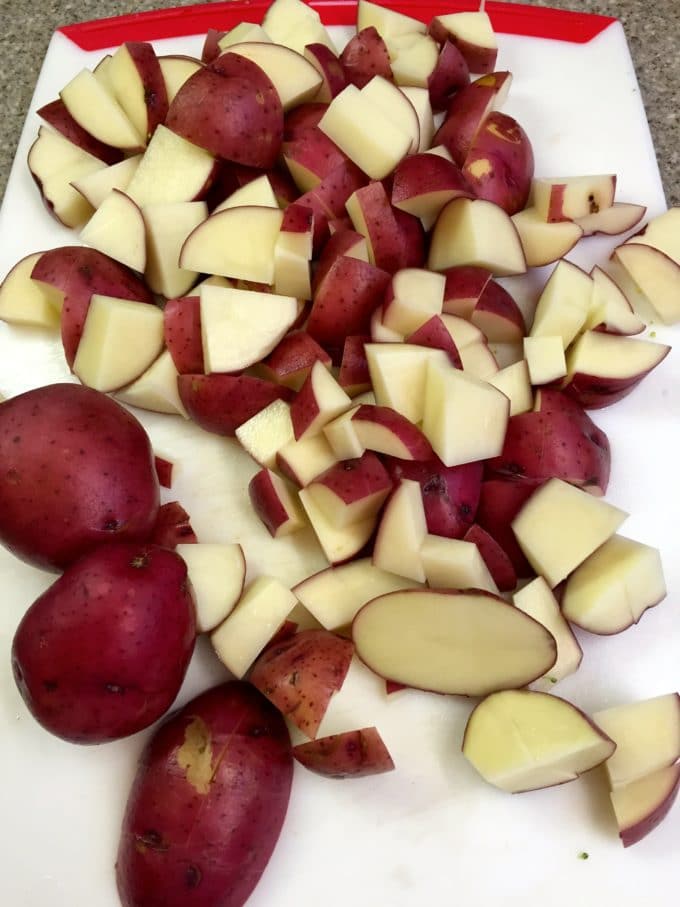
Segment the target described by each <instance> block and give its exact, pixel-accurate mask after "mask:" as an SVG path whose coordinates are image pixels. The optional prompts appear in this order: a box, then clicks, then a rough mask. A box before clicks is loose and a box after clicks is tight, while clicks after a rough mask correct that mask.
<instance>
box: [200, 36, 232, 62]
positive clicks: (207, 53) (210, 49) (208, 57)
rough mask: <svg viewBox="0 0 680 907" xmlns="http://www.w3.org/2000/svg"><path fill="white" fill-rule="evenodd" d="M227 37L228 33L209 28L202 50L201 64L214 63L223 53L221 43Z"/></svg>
mask: <svg viewBox="0 0 680 907" xmlns="http://www.w3.org/2000/svg"><path fill="white" fill-rule="evenodd" d="M225 35H226V32H223V31H218V30H217V29H216V28H209V29H208V31H207V32H206V36H205V40H204V41H203V48H202V50H201V63H212V61H213V60H215V59H216V58H217V57H219V55H220V54H221V53H222V48H221V47H220V41H221V40H222V38H223V37H224V36H225Z"/></svg>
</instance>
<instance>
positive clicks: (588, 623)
mask: <svg viewBox="0 0 680 907" xmlns="http://www.w3.org/2000/svg"><path fill="white" fill-rule="evenodd" d="M665 597H666V582H665V579H664V573H663V565H662V563H661V555H660V554H659V551H658V550H657V549H656V548H652V547H651V546H649V545H643V544H642V543H641V542H636V541H634V540H633V539H629V538H626V537H625V536H622V535H613V536H612V537H611V538H610V539H609V541H607V542H605V543H604V545H602V546H601V547H600V548H598V549H597V551H594V552H593V554H591V555H590V557H589V558H588V559H587V560H585V561H584V562H583V563H582V564H581V566H580V567H577V569H576V570H575V571H574V572H573V573H572V574H571V576H570V577H569V579H568V580H567V586H566V589H565V591H564V598H563V600H562V610H563V612H564V615H565V617H566V618H567V619H568V620H571V621H573V622H574V623H575V624H576V625H577V626H579V627H583V629H584V630H589V631H590V632H591V633H602V634H604V635H609V634H612V633H619V632H620V631H621V630H625V629H626V628H627V627H629V626H631V624H636V623H637V622H638V621H639V620H640V618H641V617H642V615H643V614H644V612H645V611H646V610H647V609H648V608H652V607H653V606H654V605H658V604H659V602H661V601H663V599H664V598H665Z"/></svg>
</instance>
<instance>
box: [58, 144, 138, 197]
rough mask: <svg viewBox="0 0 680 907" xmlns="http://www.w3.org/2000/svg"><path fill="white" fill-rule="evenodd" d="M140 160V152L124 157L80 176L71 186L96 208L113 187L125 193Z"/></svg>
mask: <svg viewBox="0 0 680 907" xmlns="http://www.w3.org/2000/svg"><path fill="white" fill-rule="evenodd" d="M141 160H142V155H141V154H135V155H133V156H132V157H127V158H124V159H123V160H122V161H119V162H118V163H117V164H111V166H110V167H104V168H103V169H101V170H95V171H94V172H93V173H88V174H86V175H85V176H81V177H80V178H79V179H77V180H75V181H74V183H73V188H74V189H77V190H78V192H80V194H81V195H82V196H83V197H84V198H86V199H87V200H88V202H89V203H90V204H91V205H92V207H93V208H98V207H99V206H100V205H101V203H102V202H103V201H104V199H105V198H106V197H107V196H108V195H110V194H111V192H112V191H113V190H114V189H120V190H121V191H122V192H125V193H126V194H127V191H126V190H127V187H128V186H129V185H130V182H131V180H132V177H133V176H134V175H135V173H136V171H137V167H139V164H140V162H141Z"/></svg>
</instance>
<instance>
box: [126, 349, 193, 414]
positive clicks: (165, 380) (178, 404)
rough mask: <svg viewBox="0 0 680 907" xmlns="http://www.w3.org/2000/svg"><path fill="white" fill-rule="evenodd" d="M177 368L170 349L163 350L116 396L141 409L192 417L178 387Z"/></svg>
mask: <svg viewBox="0 0 680 907" xmlns="http://www.w3.org/2000/svg"><path fill="white" fill-rule="evenodd" d="M177 377H178V373H177V369H176V367H175V363H174V362H173V359H172V356H171V355H170V352H169V350H163V352H162V353H161V354H160V356H159V357H158V359H156V361H155V362H153V363H152V364H151V365H150V366H149V368H148V369H147V370H146V371H145V372H144V373H143V374H141V375H140V376H139V378H137V380H136V381H133V382H132V384H129V385H128V386H127V387H124V388H123V389H122V390H119V391H116V399H117V400H121V401H122V402H123V403H129V404H130V406H137V407H139V409H147V410H150V411H151V412H155V413H168V414H169V415H176V416H183V417H184V418H185V419H188V418H189V414H188V413H187V411H186V409H185V408H184V404H183V403H182V400H181V398H180V395H179V390H178V389H177Z"/></svg>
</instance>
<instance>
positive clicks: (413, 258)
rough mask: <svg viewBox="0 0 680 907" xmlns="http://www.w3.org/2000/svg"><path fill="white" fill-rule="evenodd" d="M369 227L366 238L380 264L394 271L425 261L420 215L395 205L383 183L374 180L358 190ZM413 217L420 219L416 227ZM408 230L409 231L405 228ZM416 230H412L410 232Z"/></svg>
mask: <svg viewBox="0 0 680 907" xmlns="http://www.w3.org/2000/svg"><path fill="white" fill-rule="evenodd" d="M355 195H356V198H357V202H358V204H359V207H360V208H361V213H362V214H363V216H364V220H365V222H366V228H367V230H368V236H367V241H368V244H369V246H370V248H371V250H372V252H373V256H372V259H373V261H374V263H375V265H376V267H378V268H382V269H383V270H384V271H389V272H390V273H392V274H393V273H394V272H395V271H398V270H400V268H409V267H417V266H418V265H419V264H420V263H422V260H423V257H424V252H423V253H421V251H420V249H421V248H422V245H423V243H422V239H421V240H420V242H419V240H418V233H419V232H422V227H421V226H420V222H419V221H418V219H417V218H414V217H412V215H410V214H406V212H404V211H400V210H399V209H398V208H393V207H392V205H391V203H390V198H389V195H388V193H387V192H386V191H385V187H384V185H383V184H382V183H381V182H379V181H373V182H370V183H368V185H366V186H363V187H362V188H361V189H358V190H357V191H356V193H355ZM412 221H416V222H417V225H418V226H417V227H416V228H415V230H414V228H413V226H412V223H411V222H412ZM405 231H408V234H407V233H406V232H405ZM411 231H413V233H412V232H411Z"/></svg>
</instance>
